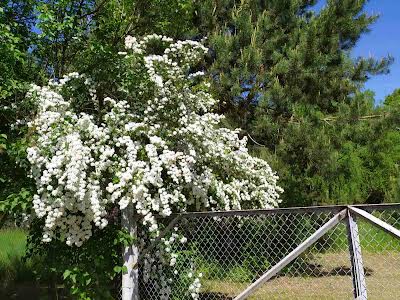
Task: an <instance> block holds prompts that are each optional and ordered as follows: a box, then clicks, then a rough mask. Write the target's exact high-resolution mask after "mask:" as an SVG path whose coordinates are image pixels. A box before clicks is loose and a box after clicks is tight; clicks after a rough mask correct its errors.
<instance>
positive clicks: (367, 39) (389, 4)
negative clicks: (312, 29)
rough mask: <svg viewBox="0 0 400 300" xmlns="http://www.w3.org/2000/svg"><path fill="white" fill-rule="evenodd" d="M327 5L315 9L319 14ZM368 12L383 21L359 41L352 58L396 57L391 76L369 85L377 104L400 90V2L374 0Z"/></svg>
mask: <svg viewBox="0 0 400 300" xmlns="http://www.w3.org/2000/svg"><path fill="white" fill-rule="evenodd" d="M324 3H325V1H320V2H319V3H318V4H317V5H316V6H315V9H317V10H319V9H320V8H321V7H322V6H323V5H324ZM365 11H366V12H367V13H370V14H371V13H373V14H379V15H380V18H379V19H378V20H377V21H376V23H375V24H373V25H372V26H371V32H369V33H367V34H364V35H363V36H362V37H361V39H360V40H359V42H358V44H357V46H356V48H355V49H354V50H353V53H352V56H353V57H357V56H367V57H369V56H372V57H374V58H378V59H379V58H381V57H383V56H386V55H388V54H391V55H392V56H393V57H394V63H393V64H392V65H391V67H390V73H389V74H388V75H378V76H374V77H373V78H371V79H370V80H369V81H368V82H367V83H366V89H370V90H372V91H374V92H375V100H376V103H380V102H381V101H382V100H384V98H385V96H387V95H389V94H391V93H392V92H393V90H395V89H396V88H400V1H399V0H370V1H368V3H367V5H366V7H365Z"/></svg>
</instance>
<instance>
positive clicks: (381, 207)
mask: <svg viewBox="0 0 400 300" xmlns="http://www.w3.org/2000/svg"><path fill="white" fill-rule="evenodd" d="M348 206H349V205H326V206H308V207H289V208H269V209H246V210H230V211H204V212H182V213H174V214H172V215H171V216H169V218H174V217H178V216H179V217H183V218H201V217H226V216H250V215H279V214H306V213H339V212H340V211H342V210H343V209H346V208H347V207H348ZM351 206H352V207H356V208H360V209H363V210H365V211H368V212H373V211H385V210H400V203H383V204H358V205H351ZM159 217H160V218H162V217H161V216H159Z"/></svg>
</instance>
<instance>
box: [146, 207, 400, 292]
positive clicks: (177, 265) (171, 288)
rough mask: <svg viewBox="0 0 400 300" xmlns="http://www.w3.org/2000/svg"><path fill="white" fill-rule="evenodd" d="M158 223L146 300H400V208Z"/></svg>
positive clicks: (223, 215) (184, 217)
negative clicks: (158, 235)
mask: <svg viewBox="0 0 400 300" xmlns="http://www.w3.org/2000/svg"><path fill="white" fill-rule="evenodd" d="M360 209H361V212H367V214H366V216H362V215H360V214H359V213H360ZM371 215H372V216H374V217H376V218H378V219H372V221H371V220H369V219H368V218H369V216H371ZM374 217H372V218H374ZM377 220H378V221H379V220H381V221H383V222H384V223H383V222H382V223H383V226H384V227H381V226H380V225H382V224H376V223H374V222H377ZM160 223H162V224H164V231H163V233H162V235H163V238H162V239H160V240H158V241H155V242H154V241H153V242H149V243H148V244H144V245H141V247H140V251H141V252H142V253H141V256H139V295H140V299H143V300H152V299H176V300H181V299H182V300H183V299H192V298H193V297H194V298H195V299H210V300H214V299H215V300H217V299H221V300H222V299H245V298H247V299H352V298H358V299H367V297H368V299H400V239H398V237H397V235H398V234H399V232H398V231H396V230H398V229H400V205H372V206H359V207H358V208H357V207H354V208H353V207H344V206H335V207H313V208H299V209H273V210H255V211H232V212H210V213H186V214H180V215H175V216H173V217H172V218H169V219H163V220H160ZM161 245H162V247H161ZM165 251H166V252H167V253H165ZM161 252H164V254H167V255H160V253H161ZM166 256H167V257H168V259H171V263H170V265H173V266H172V267H165V265H167V264H168V263H166V262H165V261H161V260H163V259H164V260H165V257H166ZM149 274H156V276H151V275H149ZM197 295H198V296H197ZM197 297H198V298H197Z"/></svg>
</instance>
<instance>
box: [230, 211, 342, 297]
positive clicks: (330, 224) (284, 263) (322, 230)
mask: <svg viewBox="0 0 400 300" xmlns="http://www.w3.org/2000/svg"><path fill="white" fill-rule="evenodd" d="M346 217H347V209H344V210H342V211H340V212H339V213H338V214H336V215H335V216H333V217H332V218H331V219H330V220H329V221H328V222H326V223H325V224H324V225H323V226H322V227H320V228H319V229H318V230H317V231H315V232H314V233H313V234H312V235H311V236H310V237H309V238H307V239H306V240H305V241H304V242H302V243H301V244H300V245H298V246H297V247H296V248H295V249H294V250H293V251H292V252H290V253H289V254H288V255H287V256H286V257H285V258H283V259H282V260H281V261H280V262H278V263H277V264H276V265H275V266H273V267H272V268H271V269H269V270H268V271H267V272H266V273H264V274H263V275H262V276H261V277H260V278H259V279H257V280H256V281H255V282H253V283H252V284H251V285H249V286H248V287H247V288H246V289H245V290H244V291H243V292H242V293H240V294H239V295H238V296H237V297H236V298H235V299H234V300H243V299H246V298H247V297H249V296H250V295H251V294H253V293H254V292H255V291H256V290H257V289H258V288H260V286H261V285H262V284H263V283H265V282H266V281H268V280H269V279H271V278H272V277H273V276H275V275H276V274H277V273H278V272H279V271H281V270H282V269H283V268H284V267H286V266H287V265H288V264H290V263H291V262H292V261H293V260H295V259H296V258H297V257H298V256H300V255H301V254H302V253H303V252H304V251H306V250H307V249H308V248H309V247H310V246H312V245H313V244H314V243H315V242H316V241H317V240H318V239H319V238H321V237H322V236H323V235H324V234H325V233H327V232H328V231H329V230H330V229H332V228H333V227H335V226H336V225H337V224H339V223H340V221H342V220H343V219H344V218H346Z"/></svg>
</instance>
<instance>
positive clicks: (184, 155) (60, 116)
mask: <svg viewBox="0 0 400 300" xmlns="http://www.w3.org/2000/svg"><path fill="white" fill-rule="evenodd" d="M157 42H158V43H160V44H161V45H163V46H164V51H163V53H161V54H154V53H152V52H151V51H152V50H151V49H152V47H151V44H154V43H157ZM125 45H126V51H122V52H119V54H120V55H121V56H120V57H121V60H123V61H124V63H123V65H124V66H128V67H126V68H128V69H127V70H126V74H130V76H137V77H136V78H132V82H141V84H136V85H135V88H134V90H132V88H131V87H129V86H125V85H126V82H121V83H120V84H119V88H120V92H121V94H125V95H126V97H124V98H123V99H112V98H110V97H106V98H104V99H103V100H104V101H103V103H104V104H103V105H101V106H100V105H98V100H99V99H97V96H96V85H95V83H94V81H93V80H91V79H90V78H88V77H86V76H83V75H80V74H77V73H71V74H69V75H67V76H65V77H64V78H62V79H61V80H59V81H58V82H50V83H49V85H48V86H45V87H38V86H34V87H33V88H32V90H31V92H30V93H29V95H28V96H29V97H35V98H36V99H37V103H38V106H39V109H38V114H37V117H36V118H35V120H34V121H33V122H31V123H30V124H29V125H30V126H31V127H32V128H33V129H34V130H35V131H36V133H37V139H36V140H35V142H34V143H33V144H32V146H31V147H30V148H29V149H28V159H29V161H30V163H31V165H32V177H33V178H34V179H35V181H36V186H37V194H36V195H35V196H34V200H33V208H34V211H35V213H36V215H37V217H38V218H42V219H44V232H43V241H44V242H49V241H51V240H52V239H53V238H61V239H63V240H65V241H66V243H67V244H68V245H76V246H78V247H79V246H81V245H82V243H83V242H84V241H85V240H87V239H89V238H90V237H91V236H92V234H93V230H94V229H95V228H96V227H97V228H100V229H102V228H104V227H105V226H107V223H108V221H107V213H108V212H109V211H110V210H111V209H112V208H113V207H115V206H116V205H118V206H119V207H120V209H124V208H126V207H127V205H128V204H130V203H132V204H133V206H134V208H135V213H136V214H137V215H139V217H141V220H142V223H143V225H145V227H146V228H147V229H148V235H149V237H150V238H155V237H157V236H158V234H159V226H158V223H157V221H156V218H155V216H156V215H162V216H169V215H171V213H173V212H180V211H187V210H231V209H241V208H250V207H252V208H267V207H274V206H276V205H277V204H278V203H279V193H280V192H281V189H280V188H279V187H278V186H277V179H278V178H277V176H276V175H275V174H274V173H273V172H272V170H271V168H270V167H269V165H268V164H267V163H266V162H265V161H263V160H261V159H258V158H254V157H252V156H250V155H249V153H248V151H247V148H246V139H245V138H243V139H240V138H239V136H238V131H237V130H236V131H232V130H229V129H226V128H221V127H220V126H219V123H220V120H221V119H222V116H220V115H217V114H214V113H212V112H210V110H211V108H212V107H213V105H214V104H215V103H216V101H215V100H214V99H213V98H212V96H211V95H210V94H209V93H208V92H207V89H208V87H209V85H208V84H207V83H206V82H200V83H199V80H198V79H199V78H201V77H202V76H203V72H201V71H198V72H192V71H191V67H192V66H194V65H196V63H198V62H199V61H200V60H201V59H202V58H203V56H204V54H206V53H207V49H206V48H205V47H204V46H203V45H201V44H200V43H197V42H194V41H177V42H174V41H173V40H172V39H170V38H167V37H164V36H158V35H150V36H146V37H144V38H143V39H141V40H140V41H138V40H137V39H136V38H134V37H127V38H126V40H125ZM131 70H145V74H139V75H132V74H135V73H134V72H131ZM121 78H123V76H121ZM72 79H74V80H72ZM194 79H196V82H195V81H194ZM76 80H78V81H79V80H81V81H83V82H84V84H85V85H86V87H87V89H88V101H89V102H91V103H92V104H94V107H95V108H96V109H98V110H99V109H100V108H99V107H102V109H103V110H102V111H101V112H100V111H97V112H95V113H93V114H91V113H88V112H84V111H77V105H74V101H75V98H74V97H73V96H71V95H70V94H69V96H66V95H65V94H64V93H65V90H68V91H71V90H73V89H74V82H75V81H76ZM144 81H145V82H144ZM132 99H135V100H132ZM99 115H101V119H99V118H98V116H99ZM171 239H172V240H171ZM175 240H178V242H180V243H185V242H186V238H185V237H178V236H177V235H173V236H171V238H170V239H169V240H164V241H163V242H164V244H165V245H163V250H162V251H161V250H160V251H161V252H162V253H161V252H160V253H159V254H160V255H162V256H164V257H167V259H164V260H163V261H165V265H166V266H168V267H174V266H175V264H176V263H177V259H179V257H178V255H177V254H176V253H174V252H173V251H172V250H171V249H172V248H171V247H170V246H169V244H172V243H173V242H174V241H175ZM154 267H156V265H154V261H151V259H150V258H149V257H148V258H147V268H148V269H149V270H148V271H149V272H151V271H155V272H157V273H159V270H158V269H157V268H160V265H158V267H156V269H155V270H152V269H153V268H154ZM161 267H162V266H161ZM145 274H146V272H145ZM190 274H192V273H190ZM190 274H189V275H190ZM189 275H188V276H189ZM145 276H146V275H145ZM149 276H150V275H149ZM191 276H193V274H192V275H191ZM198 277H199V276H193V283H192V284H191V285H190V287H189V290H190V293H191V294H192V297H193V298H194V299H197V297H198V291H199V289H200V281H199V279H198ZM168 280H172V279H171V278H164V280H161V283H160V284H161V286H160V289H162V290H163V293H162V294H164V295H165V297H168V295H169V294H170V292H171V291H170V286H169V283H168Z"/></svg>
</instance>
